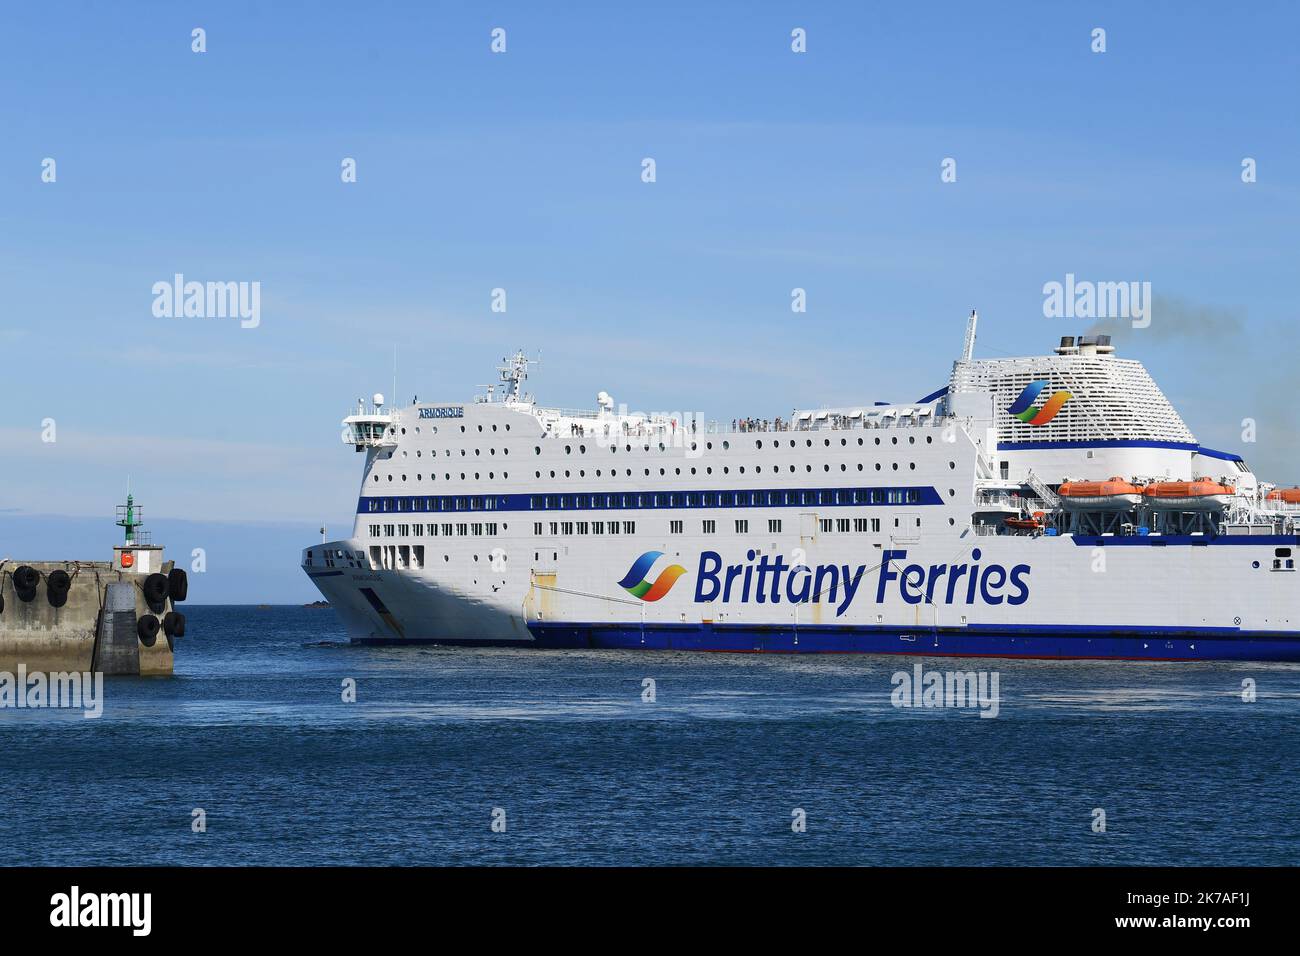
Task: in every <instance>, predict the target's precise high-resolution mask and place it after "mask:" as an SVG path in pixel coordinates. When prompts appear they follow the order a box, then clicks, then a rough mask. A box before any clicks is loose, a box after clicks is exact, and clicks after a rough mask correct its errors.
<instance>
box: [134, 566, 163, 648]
mask: <svg viewBox="0 0 1300 956" xmlns="http://www.w3.org/2000/svg"><path fill="white" fill-rule="evenodd" d="M159 577H161V575H159ZM159 626H160V625H159V624H158V618H156V617H154V616H153V615H152V614H146V615H145V616H144V617H142V618H140V619H139V620H138V621H136V622H135V633H136V634H137V635H139V637H140V643H141V644H143V645H144V646H145V647H153V642H154V641H156V640H158V628H159Z"/></svg>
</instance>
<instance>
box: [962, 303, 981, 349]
mask: <svg viewBox="0 0 1300 956" xmlns="http://www.w3.org/2000/svg"><path fill="white" fill-rule="evenodd" d="M978 321H979V314H978V313H977V312H976V311H975V310H974V309H971V310H970V318H969V319H967V320H966V341H965V342H964V343H963V344H962V347H961V360H962V361H963V362H969V361H970V360H971V357H972V356H973V355H974V354H975V323H976V322H978Z"/></svg>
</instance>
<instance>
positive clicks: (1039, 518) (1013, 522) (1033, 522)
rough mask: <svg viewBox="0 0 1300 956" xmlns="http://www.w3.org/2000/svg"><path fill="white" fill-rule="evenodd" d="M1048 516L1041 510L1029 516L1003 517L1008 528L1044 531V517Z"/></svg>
mask: <svg viewBox="0 0 1300 956" xmlns="http://www.w3.org/2000/svg"><path fill="white" fill-rule="evenodd" d="M1046 517H1047V515H1045V514H1044V513H1043V512H1041V511H1035V512H1034V513H1033V515H1032V516H1031V517H1029V518H1003V519H1002V520H1003V521H1004V522H1005V523H1006V526H1007V527H1008V528H1011V529H1013V530H1015V531H1042V530H1043V524H1044V519H1045V518H1046Z"/></svg>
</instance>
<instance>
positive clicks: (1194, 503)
mask: <svg viewBox="0 0 1300 956" xmlns="http://www.w3.org/2000/svg"><path fill="white" fill-rule="evenodd" d="M1142 494H1143V495H1144V496H1145V497H1146V499H1147V501H1148V502H1149V503H1150V504H1151V505H1152V506H1153V507H1156V508H1165V509H1169V510H1173V511H1222V510H1223V509H1224V508H1225V507H1227V506H1228V505H1229V504H1230V503H1231V502H1232V496H1233V489H1232V486H1231V485H1224V484H1220V483H1219V482H1217V481H1213V480H1212V479H1210V478H1197V479H1195V480H1194V481H1153V482H1151V484H1149V485H1147V486H1146V487H1145V488H1143V489H1142Z"/></svg>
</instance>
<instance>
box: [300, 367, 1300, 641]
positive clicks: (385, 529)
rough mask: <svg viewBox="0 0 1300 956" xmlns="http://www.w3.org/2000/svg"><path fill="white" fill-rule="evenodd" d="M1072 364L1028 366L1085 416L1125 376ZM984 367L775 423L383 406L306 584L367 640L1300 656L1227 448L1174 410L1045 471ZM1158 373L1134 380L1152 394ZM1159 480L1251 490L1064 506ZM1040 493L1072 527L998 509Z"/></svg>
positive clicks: (1050, 442) (363, 440) (1263, 523)
mask: <svg viewBox="0 0 1300 956" xmlns="http://www.w3.org/2000/svg"><path fill="white" fill-rule="evenodd" d="M1060 352H1061V350H1058V355H1059V354H1060ZM1067 357H1069V358H1074V359H1076V361H1074V363H1073V364H1071V363H1070V362H1065V363H1061V362H1058V363H1056V365H1053V364H1052V362H1051V360H1048V359H1044V360H1041V361H1043V362H1046V363H1047V365H1048V369H1047V371H1042V370H1031V371H1030V373H1029V375H1030V376H1032V377H1035V378H1040V379H1041V378H1042V377H1046V376H1047V375H1049V374H1059V375H1061V376H1062V378H1064V380H1065V382H1066V384H1068V385H1070V386H1072V389H1073V391H1072V393H1071V395H1072V399H1073V403H1077V405H1080V406H1082V405H1083V404H1084V402H1085V401H1089V400H1093V399H1091V398H1090V396H1088V395H1087V394H1086V392H1085V389H1084V388H1082V387H1081V386H1080V385H1079V383H1078V379H1079V378H1080V377H1081V376H1082V375H1083V374H1084V373H1085V372H1086V373H1089V374H1094V375H1103V376H1104V375H1109V374H1112V372H1111V368H1110V367H1109V366H1107V365H1106V364H1104V363H1107V362H1112V363H1121V362H1122V360H1119V359H1115V358H1113V357H1111V356H1109V355H1100V356H1093V355H1088V356H1086V358H1087V359H1088V361H1081V360H1078V359H1079V358H1080V357H1078V356H1077V355H1076V353H1067ZM1004 361H1005V360H1004ZM1011 361H1013V362H1019V361H1024V362H1030V361H1032V360H1011ZM978 364H979V363H970V362H959V363H958V364H957V367H956V368H955V369H954V373H953V383H952V385H951V386H950V389H949V392H948V394H944V393H936V394H935V395H932V396H930V397H929V400H928V401H925V402H920V403H915V404H914V405H912V406H907V407H901V406H897V407H891V408H890V409H889V410H888V411H890V412H892V414H887V415H881V414H880V413H879V412H878V411H875V410H873V409H871V408H868V409H850V410H830V411H829V412H824V413H818V415H817V416H816V417H814V416H813V414H811V413H807V416H806V417H800V413H796V414H795V415H792V416H791V420H790V422H789V423H782V425H783V427H781V428H780V430H775V428H773V429H772V430H767V431H755V430H740V429H739V428H736V429H735V430H733V429H732V428H730V427H727V426H720V427H719V426H708V425H705V426H701V425H700V423H699V422H696V423H694V424H693V425H692V424H688V422H687V421H686V420H685V419H681V420H679V419H678V418H676V417H669V416H662V417H659V418H655V417H653V416H639V417H637V416H626V415H616V414H614V413H613V412H612V410H611V409H610V408H609V404H610V403H608V402H606V401H605V399H604V396H603V395H602V407H601V409H600V410H598V411H597V412H595V413H562V412H558V411H551V410H547V409H542V408H538V407H537V406H535V405H534V404H533V403H531V401H529V400H527V399H525V398H524V396H522V394H521V392H520V390H519V389H518V387H517V384H518V383H517V381H516V382H515V385H516V387H515V389H514V392H513V394H512V395H511V396H508V398H507V400H506V401H487V402H476V403H472V404H468V405H463V406H461V405H436V406H426V405H419V406H414V405H413V406H411V407H409V408H406V409H402V410H400V411H398V412H395V413H384V412H383V411H382V409H381V408H377V409H375V410H374V411H373V412H370V413H366V412H365V411H364V409H362V410H360V411H359V412H358V414H357V415H354V416H350V417H349V420H348V422H349V424H350V425H352V426H353V427H354V429H355V430H354V432H352V433H351V434H353V435H354V436H355V442H356V444H357V446H358V449H359V450H361V449H364V450H366V451H367V466H366V473H365V478H364V480H363V486H362V493H361V496H360V498H359V500H358V513H357V521H356V528H355V532H354V534H353V536H352V537H351V538H349V539H346V540H341V541H335V542H328V543H325V544H322V545H319V546H316V547H313V548H309V549H307V550H306V551H304V557H303V565H304V570H305V571H306V573H307V574H308V575H309V576H310V577H311V578H312V580H313V582H314V583H315V584H316V585H317V587H318V588H319V589H320V591H321V593H322V594H323V595H324V596H325V597H326V598H327V599H328V600H329V601H330V603H331V604H332V605H333V606H334V607H335V609H336V610H337V611H338V613H339V615H340V617H341V618H342V620H343V621H344V623H345V625H346V627H347V630H348V634H349V636H350V638H351V639H352V640H354V641H358V642H383V643H444V644H467V645H498V644H508V645H519V646H533V647H549V648H566V647H618V648H660V649H662V648H668V649H685V650H712V651H748V652H753V651H759V652H790V653H794V652H845V651H851V652H865V653H891V654H926V655H935V654H939V655H944V654H949V655H982V656H1017V657H1049V658H1076V657H1079V658H1111V657H1113V658H1138V659H1177V660H1225V659H1227V660H1231V659H1249V660H1300V578H1297V576H1296V573H1295V561H1294V552H1295V549H1296V548H1297V547H1298V546H1300V544H1298V542H1297V537H1296V533H1295V532H1296V529H1295V526H1294V525H1293V524H1292V523H1291V519H1290V517H1288V516H1286V515H1282V514H1274V513H1271V512H1268V511H1267V510H1266V509H1264V508H1263V507H1262V502H1263V501H1264V493H1265V491H1266V488H1262V487H1259V486H1258V485H1257V483H1256V482H1255V480H1254V476H1253V475H1251V474H1250V472H1249V471H1248V469H1246V467H1245V464H1244V462H1241V460H1240V458H1238V457H1237V456H1232V455H1225V454H1222V453H1218V452H1213V451H1211V450H1208V449H1203V448H1201V447H1200V446H1199V445H1198V444H1196V442H1195V440H1194V439H1193V438H1192V437H1191V434H1190V432H1187V431H1186V427H1185V426H1183V425H1182V423H1181V420H1178V419H1177V416H1176V414H1174V413H1173V412H1172V409H1169V408H1167V402H1165V404H1164V406H1158V407H1155V408H1154V410H1153V411H1152V410H1146V411H1145V414H1146V415H1147V416H1148V417H1159V416H1160V415H1164V416H1165V417H1166V418H1168V419H1170V420H1171V421H1172V422H1176V425H1174V424H1170V425H1168V426H1167V431H1166V433H1164V434H1156V435H1155V436H1154V437H1141V436H1121V437H1113V436H1112V437H1101V438H1088V437H1086V436H1085V437H1075V436H1076V435H1077V428H1078V427H1079V426H1078V425H1076V424H1074V423H1071V422H1070V421H1068V420H1066V421H1061V422H1058V423H1057V425H1058V428H1057V430H1056V431H1050V430H1044V431H1038V432H1032V433H1031V434H1033V435H1042V436H1043V440H1042V441H1043V444H1044V451H1043V454H1042V455H1037V454H1035V452H1034V448H1033V447H1031V446H1033V445H1034V442H1029V441H1023V440H1020V439H1021V438H1022V437H1023V436H1021V435H1020V434H1019V433H1018V432H1016V431H1015V429H1016V428H1021V427H1022V426H1021V424H1020V421H1019V420H1016V422H1015V423H1013V424H1012V425H1009V426H1008V425H1007V423H1006V422H1005V421H1004V420H1003V418H1002V417H1001V415H1002V414H1005V406H1006V405H1008V404H1010V405H1012V407H1014V403H1013V402H1010V400H1009V397H1008V396H1009V395H1010V396H1014V393H1015V392H1016V391H1019V389H1020V387H1021V382H1022V381H1023V380H1024V378H1023V376H1021V374H1020V372H1019V367H1018V366H1014V365H1012V366H1009V368H1010V370H1011V371H1012V372H1014V373H1015V374H1014V375H1010V376H1009V377H1008V378H1007V379H1006V382H1005V383H1004V382H1002V381H1001V380H994V377H995V375H1004V374H1007V369H1006V368H1004V367H1003V366H1002V365H998V364H997V363H996V362H991V363H987V364H988V365H989V366H990V367H988V368H972V365H978ZM1058 365H1059V366H1061V368H1064V369H1065V371H1064V372H1062V371H1060V369H1058V368H1057V366H1058ZM1132 366H1136V363H1129V364H1127V365H1121V366H1117V367H1118V368H1119V369H1120V373H1122V374H1123V375H1124V376H1127V378H1126V382H1131V381H1137V382H1138V384H1139V385H1141V380H1140V379H1138V378H1137V373H1136V372H1135V371H1134V369H1133V367H1132ZM1137 368H1138V369H1140V366H1137ZM514 373H515V374H516V375H517V374H518V367H517V366H516V367H515V370H514ZM1142 374H1143V375H1145V372H1143V373H1142ZM980 376H983V377H984V378H985V379H988V380H990V381H991V382H992V383H991V384H982V385H980V387H975V386H973V385H971V384H970V382H971V380H972V379H979V378H980ZM1148 381H1149V380H1148ZM963 382H966V385H967V387H966V388H965V389H964V390H962V383H963ZM977 384H979V383H978V382H977ZM1103 385H1104V383H1103ZM1035 387H1036V388H1038V389H1042V388H1043V387H1044V385H1043V384H1042V382H1041V380H1040V381H1038V382H1036V383H1035ZM1008 389H1010V390H1011V391H1010V392H1008V391H1007V390H1008ZM1151 389H1152V390H1154V394H1155V395H1157V396H1158V398H1159V401H1160V402H1164V397H1163V395H1159V392H1158V390H1155V389H1154V385H1152V386H1151ZM1097 390H1098V393H1099V395H1101V396H1102V398H1099V399H1095V401H1096V403H1097V406H1098V407H1104V401H1103V399H1104V398H1105V395H1104V388H1102V387H1101V386H1099V387H1098V389H1097ZM1029 391H1030V389H1026V390H1025V393H1028V392H1029ZM1025 393H1022V394H1021V397H1020V399H1016V401H1021V400H1022V399H1023V398H1024V394H1025ZM1074 393H1078V394H1077V395H1075V394H1074ZM1151 401H1153V402H1154V401H1155V399H1152V400H1151ZM1060 404H1061V403H1060V402H1059V400H1058V405H1060ZM1071 404H1072V402H1071V401H1066V402H1065V403H1064V405H1063V408H1062V409H1061V414H1060V416H1059V417H1060V418H1062V419H1064V418H1065V417H1066V414H1067V413H1070V412H1072V411H1073V410H1072V409H1071ZM999 406H1002V407H1003V411H1002V413H1000V412H999ZM1078 411H1079V419H1080V421H1083V422H1093V421H1095V420H1096V418H1097V411H1096V408H1093V409H1090V410H1086V409H1079V410H1078ZM1085 411H1086V412H1087V414H1084V412H1085ZM873 414H874V415H876V416H877V417H876V418H875V419H873V417H872V416H873ZM1007 417H1009V416H1007ZM354 423H359V424H354ZM1008 428H1010V429H1011V434H1007V429H1008ZM1070 429H1074V430H1070ZM1178 429H1182V431H1179V430H1178ZM1099 459H1101V460H1100V463H1099V461H1098V460H1099ZM1134 464H1137V465H1140V468H1141V472H1140V473H1141V474H1144V475H1152V474H1157V475H1164V476H1167V477H1171V478H1173V479H1175V480H1177V479H1179V478H1184V477H1189V476H1191V475H1192V474H1204V473H1207V471H1208V469H1209V468H1210V467H1215V466H1217V467H1219V468H1221V469H1223V470H1225V471H1229V472H1231V474H1230V475H1228V476H1226V477H1225V480H1231V481H1233V482H1234V483H1235V484H1236V488H1237V492H1238V494H1237V496H1236V497H1234V498H1233V500H1230V501H1228V502H1226V503H1224V504H1223V506H1222V510H1223V511H1224V512H1225V514H1224V515H1223V516H1217V515H1216V516H1206V515H1204V514H1198V513H1195V512H1194V511H1192V510H1191V509H1189V510H1188V511H1187V513H1183V514H1174V515H1170V514H1167V513H1164V512H1163V511H1162V512H1161V513H1160V514H1154V513H1152V514H1150V515H1146V513H1145V512H1144V511H1143V510H1142V509H1141V508H1139V509H1138V510H1137V511H1136V512H1135V511H1134V510H1133V505H1134V503H1133V502H1131V501H1128V500H1127V499H1126V500H1125V501H1124V502H1122V504H1121V505H1120V506H1119V507H1120V509H1121V510H1120V511H1119V512H1117V513H1116V514H1115V515H1114V516H1113V517H1114V520H1113V521H1109V523H1108V518H1107V516H1106V515H1104V514H1080V513H1079V512H1077V511H1076V512H1072V513H1067V512H1066V511H1065V510H1064V509H1063V508H1061V507H1060V505H1061V503H1060V502H1059V501H1054V495H1053V494H1052V492H1051V490H1050V486H1051V485H1052V484H1056V483H1060V482H1061V481H1062V480H1064V476H1065V475H1067V474H1068V475H1076V476H1077V475H1080V474H1087V472H1086V471H1084V469H1087V468H1091V469H1092V471H1093V472H1094V473H1095V474H1096V475H1097V476H1108V475H1111V474H1135V473H1138V472H1137V469H1136V468H1134V467H1132V466H1133V465H1134ZM1126 466H1128V467H1126ZM1018 483H1021V484H1020V487H1021V488H1022V489H1023V490H1022V492H1021V493H1022V494H1023V495H1024V498H1023V501H1024V512H1025V514H1032V513H1034V512H1035V511H1036V510H1038V509H1040V508H1041V509H1043V510H1044V511H1045V512H1046V514H1047V519H1046V520H1047V525H1048V530H1047V533H1045V534H1039V533H1034V534H1016V533H1010V531H1009V529H1008V528H1007V527H1006V526H1005V524H1004V521H1003V517H1002V514H1001V513H994V514H991V515H988V516H987V517H985V516H984V515H985V512H987V511H988V509H987V508H985V509H984V510H983V511H982V510H981V508H980V507H979V506H978V505H977V502H979V501H980V500H981V494H984V495H985V496H987V494H988V488H990V487H995V488H997V489H1000V490H1001V491H1002V492H1005V490H1006V489H1007V487H1008V486H1009V485H1011V486H1015V485H1017V484H1018ZM1021 493H1018V494H1017V496H1016V498H1015V499H1014V500H1015V501H1017V502H1019V501H1021V500H1022V499H1021V497H1020V494H1021ZM1090 510H1091V509H1090ZM1100 510H1104V509H1100ZM1144 515H1145V517H1144ZM1135 516H1136V517H1135ZM1219 517H1223V519H1224V520H1223V521H1218V520H1217V519H1218V518H1219ZM1148 518H1149V519H1150V523H1151V525H1152V527H1150V528H1148V527H1145V526H1143V527H1140V528H1134V527H1132V523H1133V521H1147V520H1148ZM1121 519H1122V523H1121ZM1081 522H1082V523H1083V524H1081Z"/></svg>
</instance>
